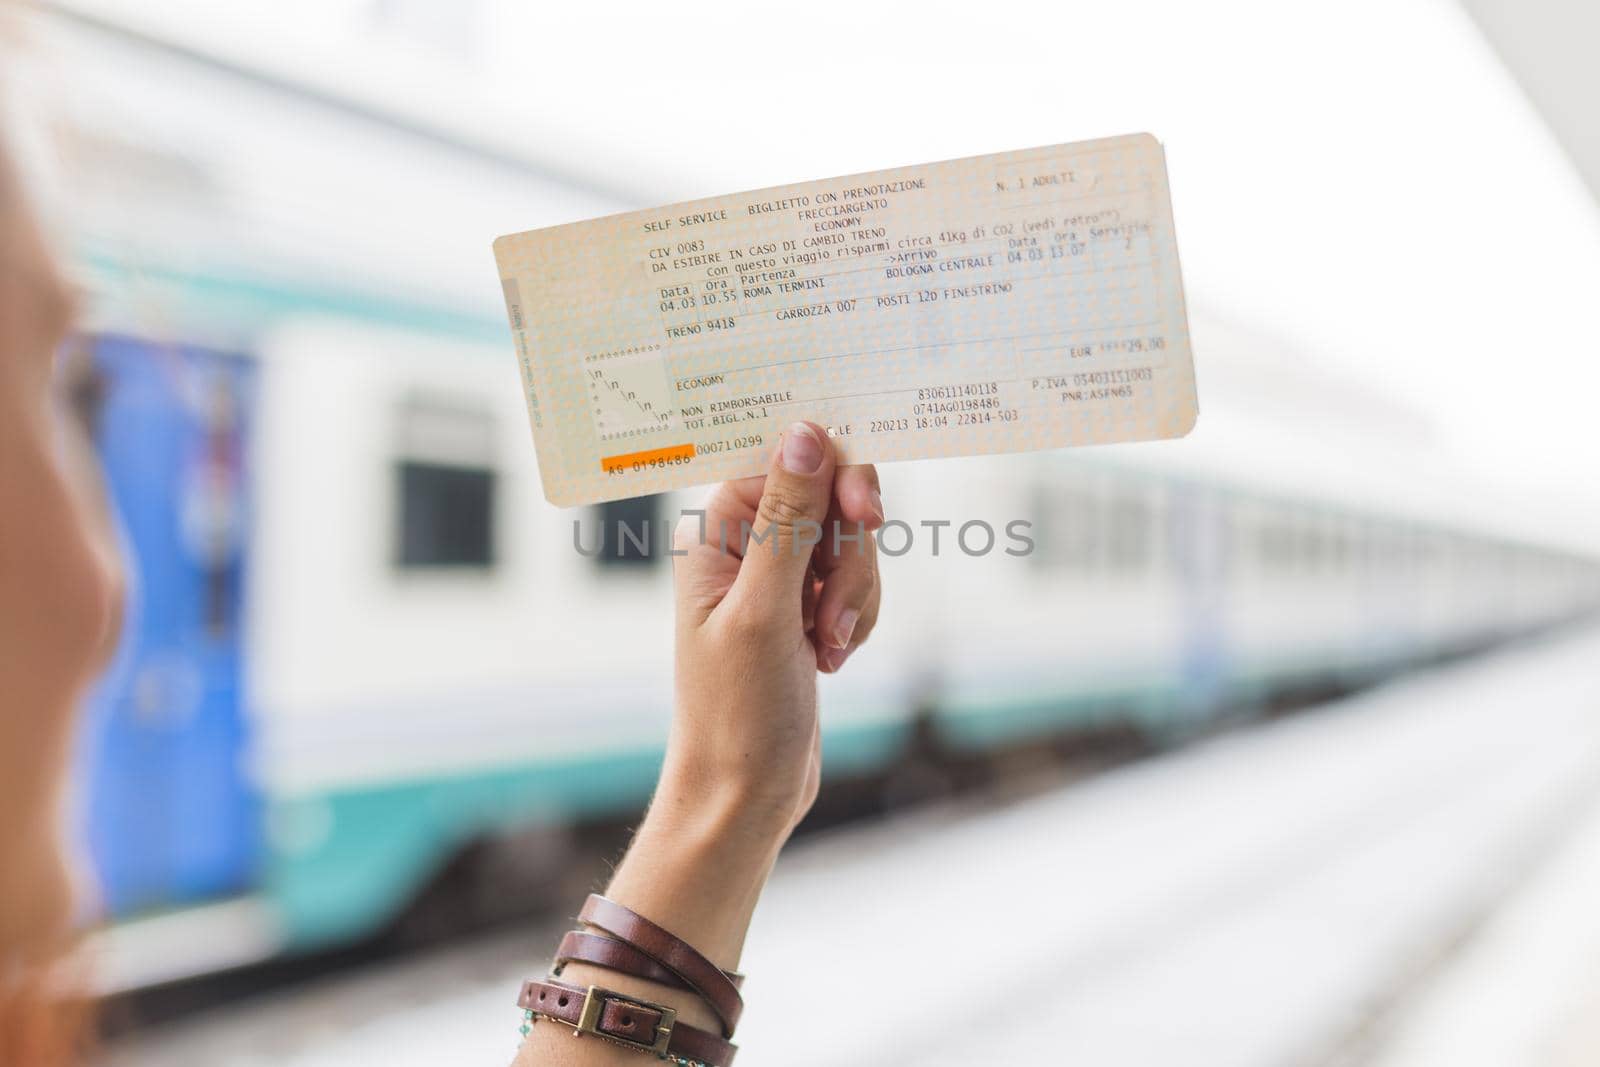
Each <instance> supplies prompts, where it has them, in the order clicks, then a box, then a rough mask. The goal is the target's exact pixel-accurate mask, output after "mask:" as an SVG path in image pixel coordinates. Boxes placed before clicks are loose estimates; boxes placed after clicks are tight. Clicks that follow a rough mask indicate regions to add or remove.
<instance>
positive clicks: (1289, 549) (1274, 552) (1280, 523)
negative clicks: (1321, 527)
mask: <svg viewBox="0 0 1600 1067" xmlns="http://www.w3.org/2000/svg"><path fill="white" fill-rule="evenodd" d="M1256 536H1257V538H1258V540H1257V544H1256V548H1257V551H1258V552H1259V553H1260V555H1261V569H1262V570H1264V571H1266V572H1268V573H1282V572H1285V571H1289V570H1292V569H1293V568H1294V528H1293V527H1292V526H1290V525H1289V524H1288V523H1287V522H1285V521H1284V520H1283V519H1282V518H1280V517H1277V516H1269V517H1267V518H1266V519H1264V520H1263V521H1262V523H1261V525H1260V526H1259V527H1258V528H1257V531H1256Z"/></svg>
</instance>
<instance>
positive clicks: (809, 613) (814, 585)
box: [800, 573, 822, 633]
mask: <svg viewBox="0 0 1600 1067" xmlns="http://www.w3.org/2000/svg"><path fill="white" fill-rule="evenodd" d="M821 592H822V583H821V582H820V581H818V580H817V578H816V577H815V576H814V574H813V573H808V574H807V575H806V579H805V581H804V582H802V583H801V585H800V625H801V627H802V628H803V629H804V630H805V631H806V633H810V632H811V631H812V630H813V629H815V628H816V625H817V599H818V597H819V595H820V594H821Z"/></svg>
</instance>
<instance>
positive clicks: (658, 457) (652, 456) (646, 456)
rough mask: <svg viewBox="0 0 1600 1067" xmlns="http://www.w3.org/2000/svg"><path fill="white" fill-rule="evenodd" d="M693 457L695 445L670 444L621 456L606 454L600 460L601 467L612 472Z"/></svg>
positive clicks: (607, 471)
mask: <svg viewBox="0 0 1600 1067" xmlns="http://www.w3.org/2000/svg"><path fill="white" fill-rule="evenodd" d="M693 458H694V445H692V444H689V445H668V446H667V447H666V448H650V449H646V450H645V451H643V452H625V453H623V454H622V455H620V456H606V457H605V458H604V459H602V460H601V461H600V469H601V470H603V471H605V472H606V473H607V474H610V473H612V472H613V471H620V470H627V469H629V468H631V467H636V466H640V465H642V464H645V463H670V462H671V461H673V460H675V459H693Z"/></svg>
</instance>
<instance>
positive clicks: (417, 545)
mask: <svg viewBox="0 0 1600 1067" xmlns="http://www.w3.org/2000/svg"><path fill="white" fill-rule="evenodd" d="M493 563H494V472H493V471H490V470H485V469H483V468H480V467H453V466H446V465H444V464H438V463H420V462H417V461H415V460H403V461H401V463H400V566H402V567H488V566H490V565H492V564H493Z"/></svg>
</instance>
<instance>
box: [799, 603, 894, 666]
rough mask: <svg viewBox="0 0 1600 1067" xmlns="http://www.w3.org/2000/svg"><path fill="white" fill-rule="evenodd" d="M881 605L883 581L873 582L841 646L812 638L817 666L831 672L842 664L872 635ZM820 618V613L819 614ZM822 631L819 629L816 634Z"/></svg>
mask: <svg viewBox="0 0 1600 1067" xmlns="http://www.w3.org/2000/svg"><path fill="white" fill-rule="evenodd" d="M882 606H883V583H882V582H881V581H877V582H874V583H873V585H872V590H871V592H869V593H868V594H867V599H866V602H865V603H864V604H863V605H862V606H861V609H860V610H861V614H860V617H859V618H857V619H856V621H855V625H854V626H853V627H852V628H851V632H850V639H849V641H848V643H847V644H846V645H845V646H844V647H843V648H837V647H834V645H832V644H831V643H825V642H823V641H822V640H821V639H820V637H817V638H814V639H813V641H812V644H813V645H815V646H816V650H817V668H818V669H819V670H822V671H825V672H826V673H828V674H832V673H834V672H835V671H837V670H838V669H839V668H840V667H842V666H843V665H844V661H845V660H846V659H848V658H849V657H850V656H851V655H852V654H853V653H854V652H855V650H856V649H858V648H860V647H861V646H862V645H863V644H865V643H866V641H867V638H869V637H871V636H872V631H873V630H874V629H876V628H877V625H878V612H879V610H880V609H881V608H882ZM818 610H819V612H820V610H821V609H820V608H819V609H818ZM819 618H820V615H819ZM821 632H822V631H821V630H819V631H818V634H820V633H821Z"/></svg>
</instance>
